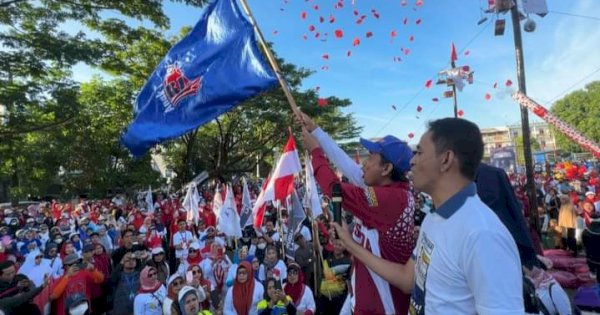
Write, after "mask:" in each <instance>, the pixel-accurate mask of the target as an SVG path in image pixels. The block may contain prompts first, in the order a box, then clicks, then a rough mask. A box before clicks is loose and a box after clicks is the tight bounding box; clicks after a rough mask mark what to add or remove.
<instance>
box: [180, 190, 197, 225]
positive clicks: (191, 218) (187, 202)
mask: <svg viewBox="0 0 600 315" xmlns="http://www.w3.org/2000/svg"><path fill="white" fill-rule="evenodd" d="M198 203H200V195H199V194H198V188H196V183H193V182H192V183H190V184H189V185H188V189H187V192H186V194H185V197H184V198H183V205H182V206H183V208H184V209H185V210H186V212H187V217H186V220H187V221H188V222H194V224H198V219H199V218H200V209H199V208H198Z"/></svg>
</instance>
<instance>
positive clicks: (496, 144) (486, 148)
mask: <svg viewBox="0 0 600 315" xmlns="http://www.w3.org/2000/svg"><path fill="white" fill-rule="evenodd" d="M481 136H482V138H483V158H484V159H486V160H487V159H489V158H490V154H491V152H492V151H493V150H494V149H497V148H505V147H512V146H514V143H513V138H512V137H511V133H510V129H509V128H508V127H494V128H482V129H481Z"/></svg>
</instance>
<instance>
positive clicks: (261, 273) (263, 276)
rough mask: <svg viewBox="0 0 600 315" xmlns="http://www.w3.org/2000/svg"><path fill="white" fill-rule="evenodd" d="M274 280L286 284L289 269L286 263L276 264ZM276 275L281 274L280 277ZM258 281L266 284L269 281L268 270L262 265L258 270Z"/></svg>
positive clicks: (279, 262) (281, 261)
mask: <svg viewBox="0 0 600 315" xmlns="http://www.w3.org/2000/svg"><path fill="white" fill-rule="evenodd" d="M273 273H274V275H273V278H275V279H277V280H279V281H281V282H284V281H285V279H287V267H286V266H285V263H284V262H283V260H281V259H280V260H279V261H278V262H277V263H276V264H275V267H273ZM276 274H279V277H277V276H276ZM258 280H260V281H261V282H264V281H265V280H267V270H266V268H265V265H264V264H261V265H260V267H259V268H258Z"/></svg>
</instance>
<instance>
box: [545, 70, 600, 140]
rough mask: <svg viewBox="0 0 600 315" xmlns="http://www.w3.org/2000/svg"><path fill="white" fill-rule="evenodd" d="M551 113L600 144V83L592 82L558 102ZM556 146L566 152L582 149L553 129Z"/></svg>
mask: <svg viewBox="0 0 600 315" xmlns="http://www.w3.org/2000/svg"><path fill="white" fill-rule="evenodd" d="M550 110H551V112H552V113H553V114H554V115H556V116H557V117H558V118H560V119H561V120H562V121H564V122H566V123H568V124H570V125H571V126H573V127H575V129H577V130H578V131H580V132H581V133H582V134H583V135H585V136H586V137H588V138H589V139H591V140H593V141H595V142H597V143H599V142H600V124H599V118H598V117H600V81H594V82H591V83H589V84H587V85H586V86H585V88H583V89H581V90H577V91H575V92H572V93H569V94H568V95H566V96H565V97H563V98H562V99H560V100H558V101H557V102H556V103H554V105H553V106H552V108H551V109H550ZM554 133H555V134H556V142H557V146H558V147H559V148H561V149H562V150H564V151H566V152H581V151H582V148H581V147H580V146H579V145H578V144H577V143H575V142H574V141H573V140H571V139H569V138H568V137H566V136H565V135H563V134H562V132H560V131H558V130H556V129H554Z"/></svg>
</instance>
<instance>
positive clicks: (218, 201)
mask: <svg viewBox="0 0 600 315" xmlns="http://www.w3.org/2000/svg"><path fill="white" fill-rule="evenodd" d="M220 187H221V184H217V186H216V187H215V195H214V197H213V204H212V206H213V207H212V210H213V212H214V214H215V216H216V217H217V218H218V217H219V212H220V211H221V207H223V198H222V197H221V189H220Z"/></svg>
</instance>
